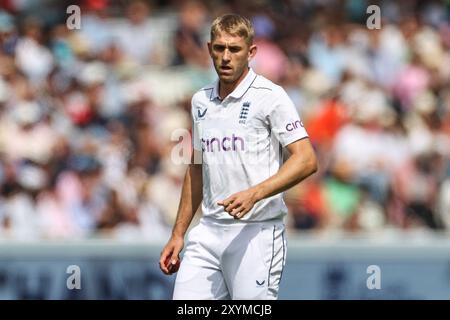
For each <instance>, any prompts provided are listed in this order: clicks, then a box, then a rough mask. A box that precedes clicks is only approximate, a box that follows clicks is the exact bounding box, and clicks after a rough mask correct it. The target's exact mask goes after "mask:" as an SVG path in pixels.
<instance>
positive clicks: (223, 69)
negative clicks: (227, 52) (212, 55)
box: [220, 66, 233, 71]
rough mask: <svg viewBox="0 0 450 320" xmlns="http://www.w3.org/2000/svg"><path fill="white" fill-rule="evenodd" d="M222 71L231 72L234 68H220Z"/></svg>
mask: <svg viewBox="0 0 450 320" xmlns="http://www.w3.org/2000/svg"><path fill="white" fill-rule="evenodd" d="M220 70H221V71H231V70H233V68H231V67H230V66H220Z"/></svg>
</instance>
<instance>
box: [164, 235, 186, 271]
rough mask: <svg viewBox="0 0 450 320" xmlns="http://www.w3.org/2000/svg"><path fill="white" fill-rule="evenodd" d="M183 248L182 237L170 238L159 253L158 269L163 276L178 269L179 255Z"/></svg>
mask: <svg viewBox="0 0 450 320" xmlns="http://www.w3.org/2000/svg"><path fill="white" fill-rule="evenodd" d="M183 247H184V239H183V237H175V236H172V237H171V238H170V240H169V242H167V244H166V246H165V247H164V249H163V251H162V252H161V257H160V259H159V268H160V269H161V271H162V272H164V273H165V274H172V273H175V272H177V271H178V269H179V268H180V257H179V254H180V252H181V250H183Z"/></svg>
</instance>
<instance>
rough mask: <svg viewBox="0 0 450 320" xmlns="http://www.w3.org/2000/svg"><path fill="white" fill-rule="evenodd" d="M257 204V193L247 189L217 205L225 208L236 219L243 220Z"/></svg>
mask: <svg viewBox="0 0 450 320" xmlns="http://www.w3.org/2000/svg"><path fill="white" fill-rule="evenodd" d="M256 202H257V196H256V191H255V190H254V189H247V190H244V191H241V192H238V193H235V194H232V195H231V196H229V197H228V198H226V199H225V200H222V201H219V202H217V204H218V205H220V206H223V207H224V210H225V211H226V212H228V213H229V214H230V215H231V216H233V217H234V218H235V219H241V218H242V217H243V216H244V215H246V214H247V213H248V212H249V211H250V210H251V209H252V208H253V206H254V205H255V203H256Z"/></svg>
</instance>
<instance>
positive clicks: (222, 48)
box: [214, 46, 225, 52]
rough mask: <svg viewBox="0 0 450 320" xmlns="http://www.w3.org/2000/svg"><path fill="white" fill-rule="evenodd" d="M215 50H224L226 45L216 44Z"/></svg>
mask: <svg viewBox="0 0 450 320" xmlns="http://www.w3.org/2000/svg"><path fill="white" fill-rule="evenodd" d="M214 50H216V51H220V52H222V51H223V50H225V47H222V46H215V47H214Z"/></svg>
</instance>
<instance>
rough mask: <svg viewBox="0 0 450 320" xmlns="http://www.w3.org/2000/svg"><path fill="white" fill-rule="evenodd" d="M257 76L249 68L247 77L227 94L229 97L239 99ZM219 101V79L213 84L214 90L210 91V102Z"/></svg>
mask: <svg viewBox="0 0 450 320" xmlns="http://www.w3.org/2000/svg"><path fill="white" fill-rule="evenodd" d="M257 76H258V75H257V74H256V73H255V72H254V71H253V69H252V68H249V70H248V73H247V75H246V76H245V78H244V79H242V81H241V82H240V83H239V84H238V86H237V87H236V88H234V90H233V92H231V93H230V94H229V96H230V97H233V98H236V99H239V98H240V97H242V96H243V95H244V93H246V92H247V90H248V88H250V86H251V85H252V83H253V81H255V79H256V77H257ZM214 99H219V79H217V80H216V82H215V83H214V88H213V90H212V91H211V96H210V100H211V101H212V100H214Z"/></svg>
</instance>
